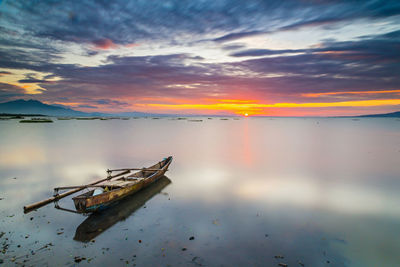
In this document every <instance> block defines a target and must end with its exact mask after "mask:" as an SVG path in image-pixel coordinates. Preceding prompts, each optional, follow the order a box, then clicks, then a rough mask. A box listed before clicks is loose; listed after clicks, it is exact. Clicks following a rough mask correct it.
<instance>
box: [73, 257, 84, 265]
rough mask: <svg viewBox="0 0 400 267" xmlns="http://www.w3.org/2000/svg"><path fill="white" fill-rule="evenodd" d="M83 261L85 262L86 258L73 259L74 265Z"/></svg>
mask: <svg viewBox="0 0 400 267" xmlns="http://www.w3.org/2000/svg"><path fill="white" fill-rule="evenodd" d="M83 260H86V258H85V257H79V256H76V257H74V261H75V262H76V263H78V262H81V261H83Z"/></svg>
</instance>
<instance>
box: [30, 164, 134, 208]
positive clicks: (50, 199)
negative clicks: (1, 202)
mask: <svg viewBox="0 0 400 267" xmlns="http://www.w3.org/2000/svg"><path fill="white" fill-rule="evenodd" d="M127 173H130V171H129V170H126V171H124V172H121V173H118V174H116V175H113V176H109V177H107V178H105V179H101V180H98V181H96V182H93V183H91V184H88V185H84V186H83V187H79V188H76V189H73V190H70V191H67V192H64V193H62V194H59V195H56V196H53V197H50V198H48V199H44V200H42V201H39V202H36V203H33V204H30V205H27V206H24V213H28V212H31V211H32V210H34V209H38V208H40V207H43V206H44V205H47V204H49V203H51V202H53V201H56V200H59V199H62V198H64V197H66V196H69V195H72V194H74V193H76V192H79V191H81V190H83V189H85V188H86V187H88V186H91V185H96V184H98V183H101V182H104V181H107V180H111V179H112V178H115V177H118V176H121V175H124V174H127Z"/></svg>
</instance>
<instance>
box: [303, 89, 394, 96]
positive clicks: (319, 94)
mask: <svg viewBox="0 0 400 267" xmlns="http://www.w3.org/2000/svg"><path fill="white" fill-rule="evenodd" d="M387 93H400V90H385V91H348V92H327V93H308V94H302V96H305V97H320V96H325V95H347V94H353V95H361V94H387Z"/></svg>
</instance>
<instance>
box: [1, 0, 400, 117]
mask: <svg viewBox="0 0 400 267" xmlns="http://www.w3.org/2000/svg"><path fill="white" fill-rule="evenodd" d="M0 15H1V17H2V20H1V21H0V82H1V84H2V87H1V88H0V90H1V92H0V101H5V100H8V99H16V98H19V97H21V96H24V95H26V94H36V95H35V98H36V99H39V100H42V101H46V102H47V103H58V104H64V105H67V106H70V107H74V108H78V109H82V110H84V109H88V110H89V109H91V110H93V109H95V108H96V109H97V110H99V111H102V110H105V111H131V110H141V111H152V110H154V109H157V110H158V109H160V108H163V111H165V112H169V111H170V112H176V110H179V111H181V112H184V111H185V110H186V109H184V108H182V107H184V106H182V105H184V104H186V105H190V107H189V106H188V107H187V112H189V111H190V112H191V113H193V112H200V113H201V112H203V111H204V110H206V111H208V110H210V112H221V110H220V107H225V108H226V110H225V111H229V112H236V113H238V112H245V109H246V108H248V109H250V110H253V108H255V110H254V111H255V112H253V113H255V114H256V113H257V114H263V112H265V114H270V113H268V110H275V111H276V110H278V109H279V111H282V112H283V109H286V110H284V112H283V113H282V114H285V115H288V114H289V115H290V114H291V113H290V109H291V108H292V110H293V112H294V113H293V114H305V113H304V112H301V108H304V109H307V110H309V108H310V109H313V110H314V111H315V113H316V114H321V112H328V111H329V112H337V114H343V113H346V114H352V109H351V107H354V109H353V111H354V112H355V113H358V112H360V110H359V109H357V107H360V106H363V107H364V106H365V105H364V104H363V103H368V104H366V106H371V107H375V106H379V107H380V111H382V112H384V111H394V110H396V109H399V107H398V106H397V105H398V104H396V103H397V102H396V101H397V100H398V99H400V97H399V91H398V90H400V88H399V87H400V86H399V85H400V76H399V75H398V73H400V53H399V51H400V47H399V43H400V3H399V2H398V1H363V2H359V1H266V2H263V1H256V0H249V1H245V2H243V1H208V0H206V1H180V0H179V1H178V0H171V1H160V2H152V1H122V0H121V1H79V2H76V3H70V2H68V1H61V2H58V1H57V2H54V1H39V2H32V1H30V2H26V1H3V2H2V3H1V4H0ZM221 100H224V101H227V100H229V101H234V104H235V105H239V107H238V108H236V106H235V108H234V109H232V108H229V106H227V105H225V104H224V105H222V106H221V103H220V101H221ZM241 100H244V101H251V103H253V104H254V105H255V106H257V107H255V106H253V107H252V106H248V105H247V106H246V105H245V104H244V102H241ZM357 101H358V102H357ZM360 101H361V102H360ZM362 101H364V102H362ZM365 101H367V102H365ZM368 101H369V102H368ZM379 101H380V102H379ZM224 103H225V102H224ZM285 103H292V104H291V105H284V104H285ZM312 103H315V104H312ZM330 103H336V104H330ZM343 103H344V104H343ZM177 105H180V106H177ZM196 105H197V106H196ZM204 105H206V106H207V108H205V106H204ZM240 105H241V106H240ZM208 107H210V108H208ZM212 108H215V110H214V111H212ZM329 108H330V109H329ZM338 108H342V109H338ZM327 109H329V110H327ZM196 110H197V111H196ZM363 111H364V110H363ZM329 112H328V113H329ZM310 113H312V111H310Z"/></svg>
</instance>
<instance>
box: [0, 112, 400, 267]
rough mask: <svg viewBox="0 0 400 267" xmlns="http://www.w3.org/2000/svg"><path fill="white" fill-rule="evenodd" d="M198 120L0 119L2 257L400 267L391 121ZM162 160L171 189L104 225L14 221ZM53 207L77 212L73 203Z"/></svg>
mask: <svg viewBox="0 0 400 267" xmlns="http://www.w3.org/2000/svg"><path fill="white" fill-rule="evenodd" d="M197 119H198V118H196V120H197ZM202 119H203V121H202V122H199V121H188V120H173V119H171V118H161V119H157V120H153V119H150V118H148V119H145V118H141V119H130V120H106V121H100V120H89V121H79V120H54V123H52V124H20V123H18V121H17V120H9V121H0V188H1V189H0V198H2V200H0V218H1V219H0V231H1V232H4V234H3V236H2V237H1V238H0V242H1V249H2V250H3V252H4V253H1V254H0V259H2V260H3V261H4V264H5V265H11V264H12V262H13V261H15V262H18V263H24V264H25V265H28V266H29V265H49V266H55V265H58V266H60V265H71V266H72V265H74V264H76V263H75V261H74V260H75V257H84V258H86V259H84V260H82V261H81V262H80V263H79V265H82V266H83V265H96V266H101V265H103V266H106V265H110V264H114V265H120V266H123V265H127V264H128V265H130V266H132V265H134V264H136V265H137V266H278V263H285V264H288V265H289V266H301V265H300V264H299V263H298V262H299V261H300V262H301V263H303V264H304V265H305V266H397V265H398V263H399V262H400V254H398V251H400V241H399V240H398V236H400V209H399V206H400V195H399V194H398V192H399V189H400V120H399V119H390V118H363V119H360V120H352V119H351V118H340V119H339V118H338V119H336V118H326V119H321V118H307V119H303V118H246V119H240V120H233V119H232V118H230V119H229V120H220V119H219V118H214V119H212V120H209V119H207V118H202ZM169 155H172V156H173V157H174V161H173V163H172V165H171V167H170V170H169V171H168V172H167V177H168V179H169V180H168V179H167V178H165V179H167V180H165V179H164V180H163V181H161V183H159V184H156V185H155V186H153V187H151V188H149V189H148V190H146V191H143V192H141V194H140V195H138V196H134V197H133V198H130V199H128V200H127V201H125V202H123V203H121V205H118V206H117V207H115V208H114V209H112V210H111V209H110V210H109V211H107V213H105V214H102V215H99V216H98V217H99V218H97V217H96V218H93V217H89V218H88V217H84V216H82V215H79V214H74V213H68V212H64V211H61V210H57V209H55V208H54V205H52V204H50V205H48V206H46V207H43V208H41V209H39V210H37V211H34V212H31V213H29V214H25V215H24V214H23V212H22V207H23V206H24V205H26V204H30V203H32V202H35V201H38V200H41V199H44V198H47V197H49V196H51V194H52V188H54V187H57V186H66V185H78V184H83V183H87V182H90V181H93V180H96V179H98V178H103V177H104V176H105V174H106V173H105V170H106V169H107V168H122V167H143V166H149V165H152V164H153V163H155V162H157V161H159V160H161V159H162V158H164V157H166V156H169ZM60 204H61V205H62V206H64V207H68V208H72V201H71V198H66V199H64V200H62V201H60ZM192 236H193V237H194V239H193V240H189V238H190V237H192ZM139 240H140V242H139ZM49 243H51V244H49ZM46 245H47V247H46ZM183 249H186V250H183ZM275 256H283V257H284V258H278V259H277V258H275ZM24 261H25V262H24Z"/></svg>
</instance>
